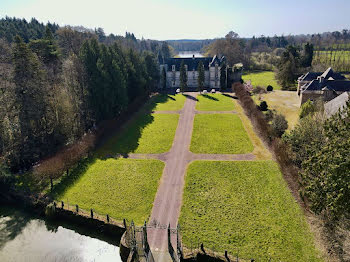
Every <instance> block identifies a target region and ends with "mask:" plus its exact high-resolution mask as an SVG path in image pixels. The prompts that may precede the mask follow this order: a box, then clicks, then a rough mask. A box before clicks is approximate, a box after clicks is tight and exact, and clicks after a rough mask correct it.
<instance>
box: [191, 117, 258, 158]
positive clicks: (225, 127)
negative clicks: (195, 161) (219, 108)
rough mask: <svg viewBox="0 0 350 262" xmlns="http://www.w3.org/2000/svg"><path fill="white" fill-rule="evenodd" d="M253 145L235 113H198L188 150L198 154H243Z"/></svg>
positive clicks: (249, 151) (248, 151)
mask: <svg viewBox="0 0 350 262" xmlns="http://www.w3.org/2000/svg"><path fill="white" fill-rule="evenodd" d="M253 149H254V147H253V144H252V142H251V141H250V139H249V137H248V135H247V132H246V131H245V129H244V127H243V125H242V121H241V119H240V118H239V117H238V116H237V115H235V114H198V115H196V116H195V118H194V124H193V134H192V141H191V147H190V150H191V152H193V153H200V154H245V153H251V152H252V151H253Z"/></svg>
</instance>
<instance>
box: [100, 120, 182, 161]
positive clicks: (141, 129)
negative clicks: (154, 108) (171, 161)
mask: <svg viewBox="0 0 350 262" xmlns="http://www.w3.org/2000/svg"><path fill="white" fill-rule="evenodd" d="M178 120H179V115H178V114H140V115H139V116H137V118H136V119H135V120H134V121H132V122H130V123H129V124H128V125H127V126H125V128H124V129H123V130H122V131H121V132H120V133H119V134H117V135H115V136H114V137H112V138H111V139H109V140H107V141H106V143H104V145H102V146H101V148H99V149H98V151H97V155H98V156H100V157H104V156H108V155H112V156H113V155H115V154H118V153H119V154H127V153H143V154H156V153H164V152H167V151H169V150H170V148H171V146H172V143H173V139H174V136H175V131H176V128H177V123H178Z"/></svg>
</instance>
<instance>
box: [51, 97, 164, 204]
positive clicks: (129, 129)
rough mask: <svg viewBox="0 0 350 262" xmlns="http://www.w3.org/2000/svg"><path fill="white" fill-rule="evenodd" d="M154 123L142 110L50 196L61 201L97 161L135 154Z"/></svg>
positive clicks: (66, 178)
mask: <svg viewBox="0 0 350 262" xmlns="http://www.w3.org/2000/svg"><path fill="white" fill-rule="evenodd" d="M167 99H168V98H167V96H165V97H164V96H162V97H161V98H157V101H158V102H159V101H167ZM153 121H154V117H153V115H152V113H151V111H149V110H144V109H142V110H141V111H140V112H138V113H137V114H136V115H135V116H133V117H132V118H131V119H130V120H129V121H128V122H126V123H124V124H123V125H122V127H121V128H120V129H119V131H118V132H117V133H116V134H115V135H113V136H111V137H110V138H107V139H106V140H105V141H104V142H103V143H102V144H100V145H99V146H98V147H97V148H96V150H95V153H94V154H93V155H92V156H90V157H89V158H85V159H82V160H81V161H79V162H78V163H77V165H76V166H75V167H74V168H73V169H72V170H71V171H70V172H69V174H68V175H67V174H65V175H64V176H62V177H61V179H60V181H59V182H58V183H57V184H56V185H55V186H54V189H53V192H51V193H50V195H51V196H52V197H53V198H54V199H59V198H60V197H61V196H63V195H64V194H65V192H67V190H68V189H69V188H71V187H73V186H74V185H75V184H76V183H77V182H78V181H79V179H80V178H81V177H82V176H83V175H84V174H85V173H86V171H87V169H88V168H89V167H90V166H91V165H93V164H94V163H95V162H96V160H97V159H103V160H105V159H108V158H118V157H119V156H123V157H126V156H127V155H128V154H129V153H133V152H135V150H136V149H137V148H138V146H139V140H140V138H141V135H142V130H143V129H144V128H145V127H146V126H148V125H149V124H151V123H152V122H153Z"/></svg>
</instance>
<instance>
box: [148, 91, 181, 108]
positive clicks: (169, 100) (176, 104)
mask: <svg viewBox="0 0 350 262" xmlns="http://www.w3.org/2000/svg"><path fill="white" fill-rule="evenodd" d="M185 100H186V97H185V96H184V95H182V94H177V95H164V94H159V95H156V96H154V97H152V98H151V99H150V101H149V102H148V103H147V104H146V108H147V109H149V110H151V111H178V110H181V109H182V108H183V106H184V104H185Z"/></svg>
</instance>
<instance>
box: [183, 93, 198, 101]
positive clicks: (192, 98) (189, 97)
mask: <svg viewBox="0 0 350 262" xmlns="http://www.w3.org/2000/svg"><path fill="white" fill-rule="evenodd" d="M183 96H185V97H186V98H188V99H191V100H194V101H198V99H197V98H195V97H194V96H191V95H188V94H183Z"/></svg>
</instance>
